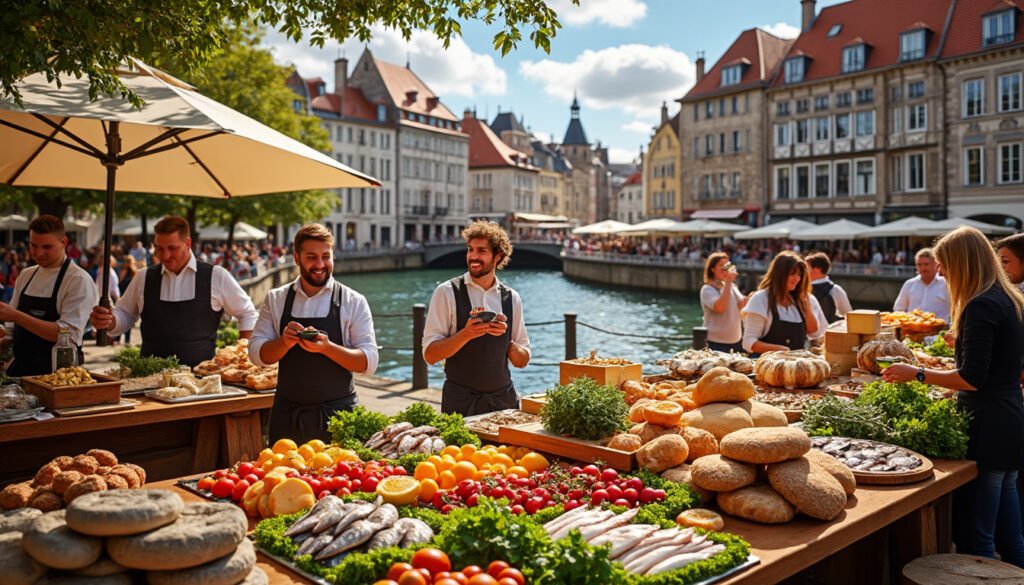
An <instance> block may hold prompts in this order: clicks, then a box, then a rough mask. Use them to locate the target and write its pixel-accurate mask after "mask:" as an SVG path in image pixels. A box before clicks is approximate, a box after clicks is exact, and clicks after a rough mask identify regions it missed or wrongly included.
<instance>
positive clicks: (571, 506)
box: [563, 500, 583, 512]
mask: <svg viewBox="0 0 1024 585" xmlns="http://www.w3.org/2000/svg"><path fill="white" fill-rule="evenodd" d="M582 505H583V504H581V503H580V501H579V500H569V501H568V502H566V503H565V504H564V505H563V508H564V509H565V511H566V512H569V511H571V510H575V509H576V508H579V507H580V506H582Z"/></svg>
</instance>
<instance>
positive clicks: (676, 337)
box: [576, 321, 693, 341]
mask: <svg viewBox="0 0 1024 585" xmlns="http://www.w3.org/2000/svg"><path fill="white" fill-rule="evenodd" d="M576 324H577V325H582V326H584V327H586V328H588V329H593V330H594V331H600V332H601V333H606V334H608V335H619V336H622V337H638V338H640V339H661V340H665V341H690V340H692V339H693V336H692V335H640V334H639V333H622V332H620V331H609V330H607V329H602V328H600V327H597V326H594V325H590V324H589V323H584V322H583V321H577V322H576Z"/></svg>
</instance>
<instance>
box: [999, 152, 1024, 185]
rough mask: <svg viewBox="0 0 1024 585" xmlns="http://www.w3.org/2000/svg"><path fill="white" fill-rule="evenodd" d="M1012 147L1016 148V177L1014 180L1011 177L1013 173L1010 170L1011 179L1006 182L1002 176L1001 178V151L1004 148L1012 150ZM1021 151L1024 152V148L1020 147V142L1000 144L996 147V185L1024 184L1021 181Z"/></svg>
mask: <svg viewBox="0 0 1024 585" xmlns="http://www.w3.org/2000/svg"><path fill="white" fill-rule="evenodd" d="M1014 146H1016V147H1017V172H1016V175H1017V176H1016V178H1013V175H1012V173H1013V171H1012V170H1011V177H1010V179H1009V180H1006V179H1004V176H1003V149H1004V148H1012V147H1014ZM1022 151H1024V146H1022V143H1020V142H1004V143H1001V144H1000V145H999V146H998V150H997V151H996V153H997V154H996V179H997V181H996V182H997V184H999V185H1014V184H1019V183H1022V182H1024V180H1022V173H1021V153H1022Z"/></svg>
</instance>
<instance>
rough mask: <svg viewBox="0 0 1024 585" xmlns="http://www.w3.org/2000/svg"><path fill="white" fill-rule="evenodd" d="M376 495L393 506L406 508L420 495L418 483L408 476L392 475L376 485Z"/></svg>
mask: <svg viewBox="0 0 1024 585" xmlns="http://www.w3.org/2000/svg"><path fill="white" fill-rule="evenodd" d="M377 495H378V496H380V497H382V498H384V501H385V502H386V503H389V504H393V505H395V506H408V505H410V504H412V503H413V502H415V501H416V498H417V497H418V496H419V495H420V482H419V480H418V479H416V478H414V477H409V476H408V475H392V476H389V477H385V478H384V479H382V480H380V483H378V484H377Z"/></svg>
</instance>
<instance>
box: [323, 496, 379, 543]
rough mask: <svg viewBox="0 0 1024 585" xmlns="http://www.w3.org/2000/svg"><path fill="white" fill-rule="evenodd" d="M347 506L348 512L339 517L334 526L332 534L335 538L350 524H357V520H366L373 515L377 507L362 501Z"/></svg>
mask: <svg viewBox="0 0 1024 585" xmlns="http://www.w3.org/2000/svg"><path fill="white" fill-rule="evenodd" d="M349 506H351V508H350V509H349V510H348V512H346V513H345V515H344V516H342V517H341V519H340V520H338V523H337V524H335V526H334V532H333V534H334V535H335V536H338V535H340V534H341V533H342V532H344V530H345V529H346V528H347V527H349V526H351V525H352V523H354V522H358V521H359V520H362V519H363V518H366V517H367V516H369V515H370V514H373V511H374V510H376V509H377V507H376V506H374V505H373V504H371V503H370V502H363V501H355V502H352V503H351V504H349Z"/></svg>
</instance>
